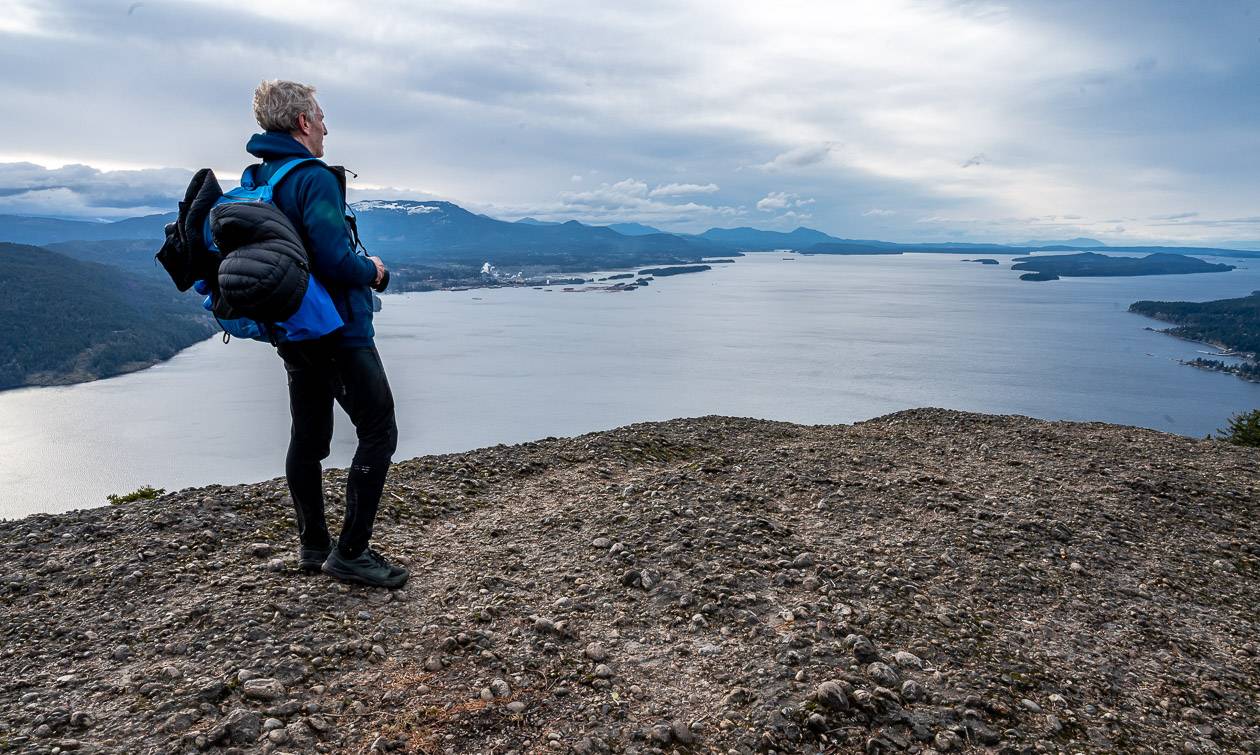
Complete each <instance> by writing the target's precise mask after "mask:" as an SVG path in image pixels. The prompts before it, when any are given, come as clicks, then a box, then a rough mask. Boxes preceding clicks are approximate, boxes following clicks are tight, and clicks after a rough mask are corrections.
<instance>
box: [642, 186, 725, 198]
mask: <svg viewBox="0 0 1260 755" xmlns="http://www.w3.org/2000/svg"><path fill="white" fill-rule="evenodd" d="M717 190H718V185H717V184H715V183H707V184H665V185H663V186H657V187H656V188H655V189H652V191H650V192H648V195H649V196H653V197H680V196H684V195H687V194H712V193H714V192H716V191H717Z"/></svg>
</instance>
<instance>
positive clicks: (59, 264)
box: [0, 243, 216, 389]
mask: <svg viewBox="0 0 1260 755" xmlns="http://www.w3.org/2000/svg"><path fill="white" fill-rule="evenodd" d="M215 330H216V326H215V324H214V320H212V319H211V318H210V317H209V315H207V314H205V313H204V312H203V311H202V310H201V309H200V307H199V306H198V303H197V302H196V301H195V299H194V298H193V297H192V296H184V295H181V294H179V293H177V292H176V291H175V289H174V288H173V287H172V286H171V285H170V283H169V281H168V282H166V283H165V285H164V284H163V281H161V280H159V279H155V278H150V277H145V276H140V275H135V274H130V273H127V272H124V271H122V270H119V269H117V268H114V267H109V266H106V265H99V264H95V263H92V262H83V261H80V260H75V259H71V258H69V257H66V256H63V255H60V254H56V253H54V252H50V251H48V250H47V249H41V248H39V247H35V246H25V245H21V244H9V243H0V389H4V388H14V387H17V386H22V385H51V384H60V383H74V382H82V381H84V380H93V379H96V378H100V377H106V376H109V375H117V374H119V373H122V372H129V371H131V370H135V369H139V368H141V367H144V366H147V365H150V364H153V363H154V362H157V361H160V360H162V359H168V358H170V357H171V356H174V354H175V353H176V352H177V351H179V350H180V349H183V348H186V347H188V346H191V345H192V344H194V343H196V342H197V341H199V340H201V339H203V338H205V337H207V336H209V335H210V334H211V333H213V332H215Z"/></svg>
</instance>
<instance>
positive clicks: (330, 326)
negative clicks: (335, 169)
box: [156, 157, 344, 345]
mask: <svg viewBox="0 0 1260 755" xmlns="http://www.w3.org/2000/svg"><path fill="white" fill-rule="evenodd" d="M308 162H315V163H319V164H320V165H324V163H323V161H321V160H318V159H317V158H313V157H308V158H298V159H294V160H290V161H289V162H287V163H285V164H284V165H282V166H280V168H279V169H278V170H276V171H275V172H274V173H273V174H272V176H271V178H270V179H269V180H268V181H267V182H266V183H263V184H261V185H259V184H258V183H257V181H256V180H255V178H254V171H255V169H256V168H257V166H254V165H251V166H249V167H248V168H246V169H245V172H244V173H243V174H242V175H241V185H240V186H239V187H237V188H235V189H232V190H231V191H229V192H227V193H226V194H225V193H223V191H222V189H221V188H220V187H219V182H218V180H217V179H216V178H215V175H214V171H212V170H210V169H209V168H203V169H202V170H200V171H198V172H197V173H196V174H195V175H194V176H193V180H192V181H191V182H190V183H189V185H188V189H187V191H186V192H185V194H184V201H182V202H180V203H179V217H178V219H177V220H176V221H175V222H174V223H169V224H168V225H167V226H166V242H165V243H164V244H163V245H162V248H161V249H160V250H159V251H158V253H157V255H156V257H157V260H158V262H160V263H161V264H162V266H163V267H164V268H165V269H166V271H167V273H168V274H169V275H170V276H171V280H172V281H173V282H174V283H175V287H176V288H177V289H179V290H180V291H187V290H188V289H189V288H192V289H193V290H195V291H196V292H197V293H199V294H202V295H203V296H204V297H205V298H204V299H203V301H202V306H203V307H205V309H207V310H209V311H210V313H211V314H212V315H213V316H214V318H215V320H216V321H218V323H219V326H220V327H221V328H223V332H224V341H225V342H226V341H227V340H229V339H230V338H231V337H232V336H236V337H237V338H250V339H254V340H258V341H267V342H269V343H272V344H273V345H275V344H279V343H282V342H286V341H308V340H313V339H316V338H320V337H323V336H326V335H328V334H329V333H332V332H333V331H335V330H337V329H338V328H340V327H341V326H342V325H343V324H344V323H343V321H342V319H341V316H340V314H339V313H338V312H337V308H336V306H335V305H334V304H333V301H332V297H330V296H329V294H328V291H327V289H325V288H324V286H323V285H322V284H321V283H320V282H319V280H318V279H317V278H315V276H313V275H311V272H310V262H309V259H308V257H307V253H306V249H305V247H304V246H303V244H302V240H301V236H300V235H299V234H298V232H297V230H296V229H295V228H294V227H293V224H292V223H291V222H290V221H289V219H288V217H287V216H286V215H285V214H284V213H283V212H281V211H280V209H279V208H278V207H276V206H275V205H274V204H273V203H272V194H273V191H274V189H275V187H276V186H278V185H279V183H280V182H281V181H282V180H284V178H285V176H287V175H288V174H289V173H290V172H291V171H292V170H293V169H294V168H297V167H298V166H300V165H303V164H305V163H308Z"/></svg>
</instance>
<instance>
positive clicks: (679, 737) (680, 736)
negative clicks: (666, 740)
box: [670, 721, 696, 745]
mask: <svg viewBox="0 0 1260 755" xmlns="http://www.w3.org/2000/svg"><path fill="white" fill-rule="evenodd" d="M670 734H672V735H673V738H674V740H675V741H676V742H678V743H679V744H682V745H690V744H695V741H696V735H695V734H692V733H691V727H690V726H688V725H687V723H686V722H685V721H675V722H674V723H673V725H672V726H670Z"/></svg>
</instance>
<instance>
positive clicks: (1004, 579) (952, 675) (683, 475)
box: [0, 410, 1260, 753]
mask: <svg viewBox="0 0 1260 755" xmlns="http://www.w3.org/2000/svg"><path fill="white" fill-rule="evenodd" d="M1258 472H1260V458H1258V457H1257V454H1256V452H1255V451H1254V450H1246V449H1240V448H1236V447H1233V446H1229V445H1226V444H1224V443H1221V442H1215V441H1196V440H1191V439H1187V438H1182V437H1177V436H1172V435H1165V434H1162V433H1157V432H1153V431H1147V430H1138V429H1134V428H1129V427H1119V426H1113V425H1103V424H1074V423H1058V422H1056V423H1050V422H1041V421H1035V420H1030V419H1026V418H1019V417H993V416H984V415H975V414H963V413H957V412H947V411H941V410H917V411H912V412H903V413H900V414H894V415H890V416H887V417H882V418H879V419H876V420H871V421H869V422H863V423H860V424H857V425H853V426H817V427H805V426H800V425H792V424H786V423H778V422H765V421H757V420H748V419H732V418H722V417H705V418H700V419H689V420H674V421H670V422H664V423H656V424H642V425H633V426H630V427H626V428H621V429H618V430H612V431H608V432H603V433H595V434H591V435H584V436H581V437H577V438H570V439H554V438H549V439H546V440H544V441H540V442H537V443H525V444H522V445H517V446H511V447H508V446H496V447H493V448H487V449H481V450H477V451H472V452H468V453H463V454H454V455H447V456H434V457H425V458H420V459H415V460H412V461H407V462H403V463H401V464H399V465H398V466H397V468H396V469H395V471H394V472H393V473H392V475H391V478H390V481H389V485H388V487H387V490H386V493H385V498H384V501H383V503H382V510H381V514H380V518H379V520H378V526H377V538H376V541H377V544H378V546H379V547H380V548H381V549H382V550H383V551H385V552H386V553H388V554H390V555H392V556H396V557H398V558H399V560H402V561H405V562H406V563H407V564H408V565H409V566H410V567H411V569H412V570H413V573H414V576H413V578H412V581H411V583H410V584H409V585H408V586H407V588H406V589H404V590H400V591H396V592H392V593H391V592H386V591H383V590H371V589H364V588H359V587H351V586H346V585H342V584H339V583H336V582H332V581H330V580H328V579H327V578H324V577H322V576H313V577H308V576H302V575H300V574H298V573H296V572H295V570H294V567H295V553H294V545H293V539H294V538H293V534H292V526H291V524H290V521H289V519H290V514H289V509H288V507H289V504H288V502H287V500H286V498H285V489H284V485H283V482H282V481H271V482H265V483H260V484H256V485H242V486H236V487H209V488H202V489H196V490H185V491H181V492H178V493H173V494H170V495H167V496H164V497H162V498H160V499H158V500H156V501H151V502H136V503H132V504H125V505H121V506H116V507H110V508H105V509H94V510H87V511H79V512H73V513H69V514H64V515H58V516H42V515H41V516H32V517H28V518H26V519H22V520H18V521H11V522H2V523H0V545H3V552H4V554H5V558H4V561H3V566H2V567H0V643H2V644H0V751H6V752H8V751H12V752H52V751H53V748H55V747H59V748H61V750H62V751H75V752H111V753H146V752H186V751H196V750H223V751H236V752H277V753H279V752H292V753H298V752H367V751H369V750H375V751H378V752H387V751H398V752H521V753H523V752H537V751H552V750H555V751H560V752H566V751H572V752H610V751H611V752H666V751H690V750H694V751H698V752H709V751H715V752H759V751H766V752H770V751H773V752H820V751H826V752H855V753H863V752H864V753H893V752H910V753H916V752H917V753H933V752H950V753H953V752H1006V753H1023V752H1030V753H1035V752H1054V753H1058V752H1062V753H1077V752H1168V751H1177V752H1201V753H1209V752H1248V751H1250V752H1260V723H1258V719H1257V717H1256V715H1255V711H1256V705H1257V700H1258V696H1260V648H1258V647H1257V637H1258V636H1260V626H1257V625H1258V624H1260V614H1258V612H1257V610H1256V606H1257V605H1260V517H1258V516H1257V513H1258V512H1257V508H1258V504H1257V495H1258V491H1257V473H1258ZM343 481H344V472H342V471H336V470H335V471H330V472H329V473H328V475H327V483H328V490H329V492H330V496H331V497H332V501H331V503H330V505H331V506H333V507H335V506H336V503H337V499H336V495H335V492H334V491H337V490H339V489H340V488H341V484H342V483H343Z"/></svg>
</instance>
